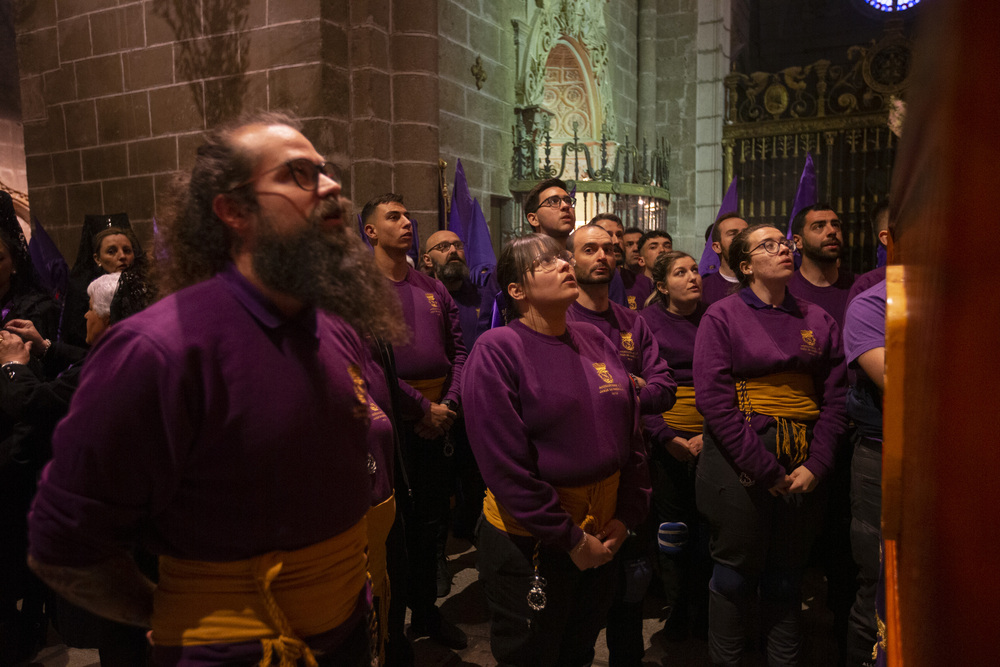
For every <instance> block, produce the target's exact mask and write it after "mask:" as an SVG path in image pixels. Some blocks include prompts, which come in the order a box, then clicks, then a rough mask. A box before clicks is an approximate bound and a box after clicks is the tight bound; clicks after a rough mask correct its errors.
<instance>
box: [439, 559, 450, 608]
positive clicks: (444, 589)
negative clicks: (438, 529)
mask: <svg viewBox="0 0 1000 667" xmlns="http://www.w3.org/2000/svg"><path fill="white" fill-rule="evenodd" d="M449 593H451V571H450V570H449V569H448V559H447V558H446V557H445V555H444V554H441V555H440V556H438V562H437V596H438V597H439V598H443V597H447V596H448V594H449Z"/></svg>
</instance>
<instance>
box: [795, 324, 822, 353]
mask: <svg viewBox="0 0 1000 667" xmlns="http://www.w3.org/2000/svg"><path fill="white" fill-rule="evenodd" d="M799 333H800V334H801V335H802V350H803V351H805V352H808V353H809V354H812V355H818V354H820V349H819V345H818V344H817V342H816V335H815V334H814V333H813V332H812V330H810V329H802V330H801V331H799Z"/></svg>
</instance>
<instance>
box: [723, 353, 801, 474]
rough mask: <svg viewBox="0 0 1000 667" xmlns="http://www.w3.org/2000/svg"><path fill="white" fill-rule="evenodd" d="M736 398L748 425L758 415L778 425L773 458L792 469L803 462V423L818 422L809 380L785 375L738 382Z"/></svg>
mask: <svg viewBox="0 0 1000 667" xmlns="http://www.w3.org/2000/svg"><path fill="white" fill-rule="evenodd" d="M736 397H737V400H738V402H739V409H740V412H742V413H743V414H744V415H746V420H747V422H749V421H750V418H751V417H752V416H753V415H755V414H758V415H765V416H768V417H771V418H773V419H774V420H775V421H776V422H777V423H778V438H777V451H776V454H777V456H778V458H779V459H782V458H783V457H784V458H785V459H786V460H788V461H789V464H790V465H791V466H793V467H794V466H797V465H800V464H801V463H802V462H804V461H805V460H806V458H807V457H808V456H809V441H808V439H807V438H806V430H807V428H808V426H807V424H806V423H805V422H813V421H816V419H818V418H819V405H818V404H817V403H816V386H815V384H814V383H813V379H812V376H810V375H808V374H806V373H794V372H786V373H774V374H772V375H764V376H762V377H758V378H753V379H742V380H737V382H736Z"/></svg>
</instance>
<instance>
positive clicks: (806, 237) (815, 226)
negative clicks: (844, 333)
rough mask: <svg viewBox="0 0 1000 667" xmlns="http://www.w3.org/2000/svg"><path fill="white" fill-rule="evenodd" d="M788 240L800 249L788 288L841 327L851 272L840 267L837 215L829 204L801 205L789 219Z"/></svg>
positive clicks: (840, 250)
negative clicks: (792, 217)
mask: <svg viewBox="0 0 1000 667" xmlns="http://www.w3.org/2000/svg"><path fill="white" fill-rule="evenodd" d="M792 240H793V241H795V246H796V247H797V248H798V249H799V252H801V253H802V266H800V267H799V270H798V271H796V272H795V273H794V274H792V279H791V281H790V282H789V283H788V290H789V291H790V292H791V293H792V294H793V295H795V296H797V297H799V298H802V299H805V300H806V301H812V302H813V303H815V304H816V305H818V306H819V307H820V308H822V309H823V310H825V311H826V312H827V313H829V315H830V316H831V317H833V319H835V320H837V324H838V325H840V328H841V329H843V328H844V312H845V311H846V309H847V295H848V293H849V292H850V289H851V285H852V284H853V283H854V274H853V273H851V272H850V271H846V270H843V269H841V268H840V257H841V255H842V253H843V249H844V236H843V232H842V231H841V224H840V217H839V216H837V213H836V211H834V210H833V209H832V208H831V207H830V205H829V204H815V205H814V206H809V207H807V208H804V209H802V210H801V211H799V213H798V214H797V215H796V216H795V219H794V220H792Z"/></svg>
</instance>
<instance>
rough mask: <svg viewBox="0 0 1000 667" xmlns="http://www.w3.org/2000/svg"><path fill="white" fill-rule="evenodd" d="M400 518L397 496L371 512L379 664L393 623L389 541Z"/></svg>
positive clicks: (370, 561)
mask: <svg viewBox="0 0 1000 667" xmlns="http://www.w3.org/2000/svg"><path fill="white" fill-rule="evenodd" d="M395 518H396V496H395V495H391V496H389V497H388V498H386V499H385V500H383V501H382V502H381V503H379V504H378V505H375V506H374V507H372V508H371V509H370V510H368V575H369V576H370V577H371V580H372V593H373V595H374V596H375V599H376V600H379V603H378V612H379V615H378V616H379V617H378V630H377V632H378V636H377V637H376V641H377V644H376V645H377V646H378V650H379V658H380V660H379V663H380V664H381V663H382V662H383V660H382V659H384V658H385V656H384V655H382V653H383V647H384V646H385V639H386V633H387V631H388V622H389V599H390V598H389V574H388V572H386V569H385V540H386V538H387V537H389V530H390V529H392V522H393V521H394V520H395Z"/></svg>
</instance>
